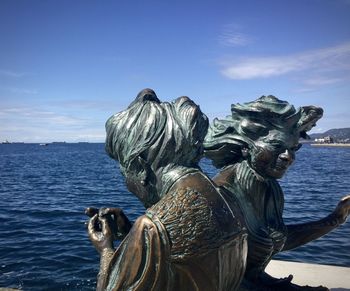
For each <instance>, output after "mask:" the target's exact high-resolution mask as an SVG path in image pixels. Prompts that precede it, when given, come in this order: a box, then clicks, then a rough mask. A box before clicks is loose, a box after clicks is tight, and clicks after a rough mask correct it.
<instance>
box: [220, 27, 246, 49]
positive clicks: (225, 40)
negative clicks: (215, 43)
mask: <svg viewBox="0 0 350 291" xmlns="http://www.w3.org/2000/svg"><path fill="white" fill-rule="evenodd" d="M241 30H242V28H241V27H240V26H238V25H235V24H229V25H226V26H225V27H224V28H223V30H222V32H221V33H220V34H219V42H220V44H222V45H225V46H232V47H237V46H247V45H249V44H251V43H253V38H252V37H251V36H249V35H248V34H245V33H243V32H242V31H241Z"/></svg>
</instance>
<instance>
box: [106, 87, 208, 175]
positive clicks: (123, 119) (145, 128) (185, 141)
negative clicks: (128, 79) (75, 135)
mask: <svg viewBox="0 0 350 291" xmlns="http://www.w3.org/2000/svg"><path fill="white" fill-rule="evenodd" d="M207 129H208V118H207V117H206V116H205V115H204V114H203V113H202V112H201V110H200V108H199V107H198V106H197V105H196V104H195V103H194V102H193V101H192V100H191V99H190V98H188V97H179V98H177V99H176V100H175V101H173V102H171V103H168V102H160V101H159V99H158V98H157V96H156V94H155V93H154V91H153V90H151V89H145V90H143V91H141V92H140V93H139V94H138V96H137V97H136V99H135V100H134V101H133V102H132V103H131V104H130V105H129V107H128V108H127V109H126V110H124V111H122V112H120V113H117V114H115V115H113V116H111V117H110V118H109V119H108V120H107V123H106V132H107V136H106V151H107V153H108V154H109V156H110V157H112V158H113V159H115V160H117V161H119V164H120V168H121V171H122V173H123V174H124V175H126V174H127V173H129V172H130V171H131V172H132V171H134V172H135V171H138V170H139V169H140V168H142V167H140V163H142V162H143V161H144V162H145V163H147V165H148V166H149V167H150V168H151V169H152V171H153V172H157V171H158V170H159V169H161V168H164V167H166V166H169V165H171V164H172V165H179V166H185V167H197V166H198V161H199V159H200V158H201V156H202V154H203V147H202V143H203V140H204V137H205V134H206V132H207Z"/></svg>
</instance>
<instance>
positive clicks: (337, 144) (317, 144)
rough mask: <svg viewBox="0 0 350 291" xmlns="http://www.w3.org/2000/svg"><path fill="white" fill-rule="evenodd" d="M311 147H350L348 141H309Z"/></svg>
mask: <svg viewBox="0 0 350 291" xmlns="http://www.w3.org/2000/svg"><path fill="white" fill-rule="evenodd" d="M310 145H311V146H313V147H350V143H311V144H310Z"/></svg>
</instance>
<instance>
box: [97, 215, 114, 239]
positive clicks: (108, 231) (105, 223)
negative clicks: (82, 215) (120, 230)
mask: <svg viewBox="0 0 350 291" xmlns="http://www.w3.org/2000/svg"><path fill="white" fill-rule="evenodd" d="M99 220H100V222H101V228H102V233H103V235H104V236H106V237H107V236H110V235H111V234H112V231H111V228H110V226H109V224H108V220H107V218H106V217H100V218H99Z"/></svg>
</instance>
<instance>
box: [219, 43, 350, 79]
mask: <svg viewBox="0 0 350 291" xmlns="http://www.w3.org/2000/svg"><path fill="white" fill-rule="evenodd" d="M305 71H308V72H309V73H312V74H311V75H310V76H315V75H319V74H325V73H327V74H329V73H333V74H334V73H337V72H340V71H346V72H349V71H350V42H346V43H343V44H341V45H338V46H333V47H329V48H324V49H318V50H313V51H307V52H303V53H299V54H292V55H286V56H270V57H252V58H244V59H237V60H233V61H232V60H231V61H229V62H227V61H226V62H225V64H224V65H223V69H222V70H221V73H222V74H223V75H224V76H226V77H227V78H230V79H234V80H244V79H254V78H269V77H275V76H281V75H285V74H288V73H295V72H305ZM318 78H319V81H320V80H321V79H323V83H325V80H326V78H327V76H325V75H323V76H322V77H318ZM337 79H339V80H340V78H334V76H333V77H332V82H334V81H336V80H337ZM339 80H337V81H339ZM310 82H312V81H311V79H310ZM329 82H331V81H329Z"/></svg>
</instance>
